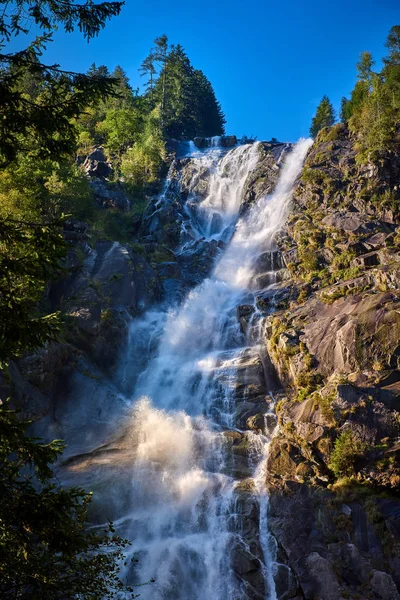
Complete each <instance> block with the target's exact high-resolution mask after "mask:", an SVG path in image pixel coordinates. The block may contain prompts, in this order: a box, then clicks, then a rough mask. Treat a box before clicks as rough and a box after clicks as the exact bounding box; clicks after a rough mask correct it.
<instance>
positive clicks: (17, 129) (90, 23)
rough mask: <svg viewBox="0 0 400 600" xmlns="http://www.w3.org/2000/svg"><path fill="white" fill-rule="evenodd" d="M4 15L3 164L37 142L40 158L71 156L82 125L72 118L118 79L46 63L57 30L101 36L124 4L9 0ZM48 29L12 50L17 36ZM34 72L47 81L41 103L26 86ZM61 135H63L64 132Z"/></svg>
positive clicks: (0, 46) (0, 83) (0, 29)
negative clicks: (45, 54) (45, 53)
mask: <svg viewBox="0 0 400 600" xmlns="http://www.w3.org/2000/svg"><path fill="white" fill-rule="evenodd" d="M3 4H4V9H3V10H2V11H1V13H0V72H1V78H0V122H1V124H2V127H1V135H0V166H4V165H7V164H9V163H10V162H11V161H12V160H14V159H15V158H16V156H17V154H18V152H19V151H20V150H23V149H24V147H25V145H26V139H27V138H30V139H32V140H35V142H36V148H37V150H36V152H37V155H38V156H40V157H48V156H56V155H57V156H65V155H67V154H70V153H71V152H72V151H73V150H74V147H75V141H76V139H75V136H76V129H75V126H74V124H73V122H72V120H73V119H74V118H76V117H78V116H79V114H80V113H81V112H82V111H83V110H84V109H85V108H86V107H87V106H88V105H89V104H90V103H91V102H93V101H94V100H96V99H98V98H104V97H105V96H106V95H107V94H108V93H111V92H112V86H113V81H112V80H110V79H108V78H105V77H103V76H101V77H100V76H91V75H83V74H81V73H72V72H69V71H63V70H62V69H60V68H59V67H58V66H57V65H48V64H45V63H43V62H42V61H41V58H42V54H43V51H44V49H45V48H46V45H47V44H48V43H49V42H51V40H52V34H53V31H54V30H55V29H56V28H57V27H58V26H61V27H63V28H64V30H65V31H66V32H70V31H73V30H74V29H75V28H78V29H79V30H80V31H81V32H82V33H83V35H84V37H85V38H86V39H88V40H89V39H91V38H93V37H94V36H96V35H97V34H98V33H99V31H100V30H101V29H102V27H104V25H105V22H106V21H107V20H108V19H109V18H110V17H112V16H114V15H118V14H119V12H120V10H121V6H122V2H101V3H97V4H96V3H94V2H93V3H87V4H85V5H78V4H75V3H74V1H73V0H64V1H63V2H62V3H60V2H48V1H47V0H38V1H37V2H35V3H34V5H32V3H31V2H30V1H29V0H19V1H18V2H15V3H14V2H13V3H3ZM35 27H36V28H38V29H40V30H42V32H43V33H42V35H39V36H37V37H36V38H35V39H34V40H33V41H31V43H30V44H29V45H28V46H27V47H26V48H25V49H23V50H20V51H19V52H6V51H5V48H6V44H7V43H8V42H10V41H11V40H12V39H13V38H14V37H15V36H16V35H20V37H22V38H23V36H24V35H26V34H28V33H29V29H30V28H35ZM27 73H30V74H31V75H33V76H34V78H35V79H36V80H37V81H38V82H39V83H42V84H43V91H42V93H41V94H40V101H38V102H36V100H35V99H33V101H32V99H29V100H28V99H27V98H26V97H25V95H24V93H23V92H21V91H20V84H21V81H22V79H23V78H24V77H26V76H27ZM60 133H61V135H60Z"/></svg>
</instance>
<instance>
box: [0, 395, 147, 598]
mask: <svg viewBox="0 0 400 600" xmlns="http://www.w3.org/2000/svg"><path fill="white" fill-rule="evenodd" d="M27 425H28V424H27V423H23V422H21V421H19V420H18V418H17V415H16V413H15V412H14V411H12V410H10V409H9V407H8V404H7V403H6V404H3V405H0V434H1V440H2V443H1V447H0V494H1V503H0V573H1V578H0V596H1V598H4V599H5V600H6V599H10V600H11V599H12V600H15V599H28V598H29V600H41V599H42V598H46V600H53V599H54V600H61V599H62V600H68V599H71V600H73V599H74V600H75V599H79V598H81V599H82V600H83V599H84V600H90V599H93V600H94V599H95V598H114V597H116V596H117V594H118V593H119V592H120V591H125V592H127V593H128V594H129V595H128V596H126V597H131V598H135V597H137V596H136V595H135V594H134V593H133V590H132V589H127V588H126V587H125V586H124V584H123V583H122V581H121V580H120V579H119V577H118V570H119V567H118V564H119V561H120V560H121V559H122V558H123V550H124V548H125V547H126V546H127V544H128V542H127V541H125V540H122V539H120V538H119V537H117V536H115V535H114V533H113V532H114V530H113V527H112V525H111V524H110V525H109V526H108V528H107V530H105V531H104V532H101V533H93V532H87V531H86V530H85V522H86V513H87V506H88V503H89V502H90V495H88V494H85V492H83V490H81V489H78V488H72V489H70V490H65V489H63V488H60V487H59V486H58V485H56V484H55V483H54V482H53V474H52V470H51V468H50V466H49V465H50V464H51V463H54V462H55V461H56V459H57V458H58V457H59V455H60V453H61V452H62V449H63V446H62V444H61V443H60V441H59V440H55V441H53V442H51V443H50V444H43V443H40V442H39V441H38V440H36V439H34V438H31V437H28V436H26V427H27Z"/></svg>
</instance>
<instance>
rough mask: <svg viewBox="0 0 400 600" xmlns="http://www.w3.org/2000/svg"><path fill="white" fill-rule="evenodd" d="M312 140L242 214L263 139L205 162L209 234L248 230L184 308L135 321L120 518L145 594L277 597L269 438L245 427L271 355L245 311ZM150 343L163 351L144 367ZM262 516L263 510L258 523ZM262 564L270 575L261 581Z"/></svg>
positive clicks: (230, 599) (191, 598) (159, 598)
mask: <svg viewBox="0 0 400 600" xmlns="http://www.w3.org/2000/svg"><path fill="white" fill-rule="evenodd" d="M310 145H311V140H304V141H301V142H299V143H298V144H297V145H296V146H295V148H294V149H293V150H292V151H291V152H290V153H289V154H288V156H287V158H286V162H285V164H284V166H283V168H282V171H281V175H280V178H279V181H278V184H277V186H276V190H275V192H274V193H273V194H272V195H271V196H267V197H264V198H261V199H260V200H259V201H258V202H257V203H256V204H255V205H254V206H253V207H252V208H251V209H250V210H249V211H248V212H247V214H245V215H244V216H242V217H241V218H239V220H238V215H239V211H240V207H241V201H242V192H243V185H244V183H245V180H246V178H247V176H248V173H249V172H250V171H251V170H252V169H254V168H255V166H256V164H257V160H258V145H257V144H252V145H246V146H241V147H238V148H235V149H234V150H232V151H230V152H228V153H226V154H225V155H224V156H223V158H222V159H221V156H220V155H219V156H216V155H215V152H218V150H215V149H214V148H211V149H210V153H211V156H210V154H208V153H204V157H203V158H199V157H198V156H197V155H196V157H195V158H194V159H193V160H195V161H200V162H201V161H203V163H202V164H200V162H199V164H198V166H199V168H200V167H201V166H204V164H206V165H208V167H209V168H210V170H211V171H212V172H211V176H210V182H209V188H208V194H207V196H206V197H205V198H204V199H203V200H202V201H200V202H198V206H197V209H198V210H197V212H196V222H197V224H198V227H199V230H198V231H199V235H206V236H208V237H213V236H214V237H218V236H219V237H221V236H223V235H224V232H225V234H226V231H227V228H229V227H233V226H234V225H235V224H236V230H235V233H234V235H233V237H232V239H231V241H230V243H229V245H228V247H227V249H226V250H225V252H224V254H223V255H222V256H221V258H220V260H219V261H218V263H217V264H216V266H215V269H214V272H213V274H212V275H211V276H210V277H209V278H208V279H206V280H205V281H203V283H202V284H201V285H199V286H198V287H196V288H195V289H193V290H192V291H191V292H190V293H189V294H188V296H187V298H186V300H185V301H184V302H183V304H182V305H181V306H180V307H179V308H177V309H171V310H170V311H169V312H168V313H167V314H165V313H163V312H160V313H156V312H152V313H148V315H147V316H146V317H145V319H144V320H142V321H140V322H136V323H134V324H133V326H132V335H131V338H132V339H131V350H130V353H131V354H130V355H131V360H132V370H133V371H134V378H133V379H134V381H135V383H136V388H135V393H134V400H135V404H134V408H133V413H132V418H131V421H130V422H129V424H128V425H127V429H126V432H125V435H124V439H125V442H124V443H125V445H126V446H127V447H128V448H129V457H130V458H129V460H130V463H129V462H128V464H130V466H128V467H126V466H125V467H124V469H125V470H124V469H123V467H122V465H119V469H120V471H119V477H120V481H119V483H120V485H121V486H122V489H123V493H124V494H125V500H124V502H123V503H120V512H122V513H123V514H122V516H121V517H120V519H119V521H118V522H117V525H118V526H119V528H120V532H121V534H122V535H123V536H126V537H128V538H130V539H132V540H133V552H134V554H135V555H136V556H137V557H138V558H139V560H140V563H139V567H138V574H137V575H135V572H134V569H133V567H128V568H127V572H126V576H127V578H128V580H129V581H131V582H135V581H139V580H141V581H143V580H146V579H150V578H152V577H154V578H155V579H156V583H154V584H151V585H149V586H145V587H143V588H141V589H140V594H141V598H143V600H150V599H151V600H250V599H256V598H264V599H265V600H276V594H275V591H274V583H273V556H272V553H271V552H270V550H269V540H268V533H267V513H266V511H267V497H266V494H265V492H264V490H263V480H264V475H263V469H264V465H265V460H266V449H267V443H268V439H267V438H266V437H264V436H260V435H256V434H254V433H251V432H247V433H245V434H243V433H241V432H240V431H239V430H240V429H241V427H240V426H239V424H240V422H241V421H240V418H241V416H240V415H241V414H242V413H241V411H242V412H243V410H244V409H245V408H246V406H247V405H248V404H250V405H251V401H252V399H251V398H250V397H249V394H250V393H254V394H259V395H260V394H262V398H261V400H260V399H259V398H258V396H257V398H258V399H257V401H258V402H260V401H261V402H264V403H265V412H267V411H268V407H269V405H270V397H269V395H268V394H267V392H266V390H265V386H264V388H263V385H262V382H259V381H258V380H257V377H258V375H257V373H258V371H256V367H257V365H258V364H259V363H261V361H260V359H259V349H258V347H257V346H252V347H249V339H254V337H255V338H256V337H257V336H256V334H253V335H250V336H248V337H247V338H246V336H245V335H244V334H243V332H242V331H241V329H240V326H239V323H238V319H237V306H238V305H240V304H243V300H244V299H245V300H246V303H249V298H250V299H251V298H253V300H250V301H252V302H254V297H253V295H252V293H251V291H254V290H255V288H256V287H257V285H256V276H257V275H258V270H259V266H258V262H257V261H258V260H259V257H260V255H263V254H264V253H268V252H271V251H273V250H275V245H274V239H275V236H276V234H277V232H278V231H279V229H280V228H281V226H282V224H283V222H284V220H285V217H286V215H287V211H288V207H289V203H290V199H291V194H292V189H293V185H294V182H295V180H296V178H297V176H298V175H299V173H300V170H301V167H302V164H303V161H304V158H305V155H306V153H307V150H308V148H309V147H310ZM213 153H214V155H213ZM207 161H208V163H207ZM192 200H193V201H194V200H195V199H194V198H192ZM191 210H193V209H189V213H190V211H191ZM199 215H200V217H201V218H199ZM215 215H218V220H219V226H218V227H217V228H216V230H215V232H214V234H213V233H212V223H213V222H214V227H215V222H216V217H215ZM146 336H147V337H146ZM147 338H148V339H147ZM141 340H142V341H141ZM135 344H136V345H135ZM146 345H147V348H148V349H149V353H150V355H151V354H153V358H152V359H151V360H150V361H149V362H148V364H147V367H145V368H144V363H143V361H142V357H141V356H140V353H143V352H144V353H145V354H146V352H145V350H144V349H145V348H146ZM155 348H156V350H155ZM135 365H136V366H135ZM125 376H126V373H125ZM246 403H247V404H246ZM127 440H128V441H127ZM242 448H245V449H247V456H245V458H243V456H244V455H243V453H242ZM117 460H118V459H117ZM117 473H118V472H117ZM243 482H247V483H246V486H243V485H242V483H243ZM247 490H252V491H250V492H249V491H247ZM118 496H120V493H119V492H118ZM110 497H111V496H108V500H109V502H110V501H111V500H110ZM121 507H122V508H121ZM249 507H253V508H252V509H251V510H250V508H249ZM249 511H250V513H251V514H253V513H254V514H255V515H256V516H255V517H254V518H253V521H251V524H252V525H251V526H250V525H249V523H250V521H249V517H246V515H247V514H248V513H249ZM246 519H247V520H246ZM254 519H255V520H254ZM257 523H258V525H257ZM248 564H250V565H252V567H251V568H252V569H253V570H254V572H255V573H256V575H254V574H253V575H248V572H249V573H250V572H251V569H250V570H248V571H246V569H247V566H246V565H248ZM257 565H258V567H257Z"/></svg>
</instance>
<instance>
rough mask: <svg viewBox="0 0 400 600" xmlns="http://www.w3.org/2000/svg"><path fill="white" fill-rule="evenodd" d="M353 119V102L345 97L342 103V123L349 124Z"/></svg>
mask: <svg viewBox="0 0 400 600" xmlns="http://www.w3.org/2000/svg"><path fill="white" fill-rule="evenodd" d="M350 117H351V100H349V99H348V98H346V97H345V96H343V98H342V100H341V102H340V121H341V122H342V123H347V122H348V120H349V118H350Z"/></svg>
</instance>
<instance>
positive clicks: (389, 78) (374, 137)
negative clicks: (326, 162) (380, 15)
mask: <svg viewBox="0 0 400 600" xmlns="http://www.w3.org/2000/svg"><path fill="white" fill-rule="evenodd" d="M385 46H386V48H387V55H386V56H385V57H384V58H383V68H382V69H381V70H380V71H375V70H374V65H375V62H374V60H373V57H372V55H371V53H370V52H363V53H362V54H361V57H360V61H359V63H358V64H357V81H356V84H355V86H354V89H353V90H352V92H351V94H350V97H349V98H346V97H344V98H342V102H341V109H340V115H339V118H340V121H341V122H342V123H345V124H346V125H347V126H348V128H349V130H350V132H351V133H352V134H353V136H354V139H355V147H356V150H357V158H358V161H359V162H365V161H367V160H372V161H374V160H377V159H378V158H379V156H380V154H381V153H382V152H383V151H387V150H392V149H393V148H394V147H395V146H396V145H397V144H398V142H399V133H400V25H395V26H394V27H392V28H391V30H390V32H389V35H388V37H387V40H386V44H385ZM335 121H336V117H335V111H334V108H333V106H332V103H331V102H330V100H329V98H327V96H324V97H323V99H322V100H321V102H320V104H319V106H318V108H317V111H316V114H315V116H314V118H313V120H312V123H311V128H310V135H311V136H312V137H315V136H316V134H317V133H318V131H320V130H321V129H322V128H323V127H327V126H331V125H333V124H334V123H335Z"/></svg>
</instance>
